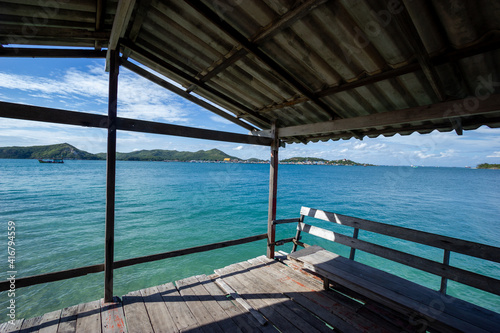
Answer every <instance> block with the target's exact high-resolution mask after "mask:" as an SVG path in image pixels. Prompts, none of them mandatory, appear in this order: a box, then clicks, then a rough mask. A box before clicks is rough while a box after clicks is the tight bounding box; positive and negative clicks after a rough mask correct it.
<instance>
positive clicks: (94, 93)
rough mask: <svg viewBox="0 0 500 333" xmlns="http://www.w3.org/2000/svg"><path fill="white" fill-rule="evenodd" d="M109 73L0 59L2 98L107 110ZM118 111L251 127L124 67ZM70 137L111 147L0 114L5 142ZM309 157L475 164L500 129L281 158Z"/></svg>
mask: <svg viewBox="0 0 500 333" xmlns="http://www.w3.org/2000/svg"><path fill="white" fill-rule="evenodd" d="M107 82H108V76H107V73H106V72H105V71H104V60H102V59H98V60H96V59H90V60H89V59H76V60H75V59H13V58H1V59H0V100H1V101H6V102H13V103H23V104H31V105H38V106H45V107H53V108H60V109H66V110H72V111H82V112H91V113H99V114H106V113H107V93H108V86H107ZM118 94H119V95H118V99H119V104H118V114H119V116H121V117H127V118H138V119H144V120H151V121H158V122H166V123H171V124H178V125H185V126H193V127H199V128H207V129H216V130H222V131H229V132H236V133H247V132H248V131H247V130H245V129H243V128H241V127H239V126H237V125H234V124H233V123H231V122H229V121H227V120H225V119H223V118H221V117H219V116H217V115H215V114H213V113H211V112H210V111H207V110H205V109H203V108H201V107H199V106H197V105H194V104H192V103H191V102H189V101H186V100H184V99H182V98H181V97H179V96H177V95H175V94H173V93H171V92H169V91H167V90H165V89H163V88H161V87H159V86H157V85H155V84H154V83H151V82H149V81H147V80H145V79H143V78H141V77H139V76H137V75H136V74H134V73H132V72H130V71H128V70H127V69H125V68H121V69H120V78H119V93H118ZM62 142H67V143H70V144H72V145H74V146H76V147H77V148H79V149H83V150H86V151H89V152H92V153H98V152H104V151H105V150H106V132H105V130H102V129H89V128H83V127H82V128H81V127H75V126H67V125H57V124H46V123H39V122H30V121H21V120H14V119H6V118H2V119H0V146H2V147H3V146H30V145H45V144H55V143H62ZM117 145H118V147H117V149H118V151H120V152H130V151H133V150H140V149H175V150H186V151H197V150H200V149H204V150H206V149H212V148H218V149H221V150H223V151H224V152H226V153H228V154H230V155H233V156H237V157H240V158H250V157H257V158H261V159H268V158H269V149H268V148H267V147H260V146H253V145H240V144H232V143H223V142H217V141H206V140H197V139H186V138H179V137H173V136H162V135H153V134H143V133H133V132H124V131H121V132H119V133H118V141H117ZM293 156H304V157H305V156H311V157H320V158H325V159H343V158H347V159H351V160H354V161H356V162H362V163H373V164H383V165H411V164H413V165H424V166H457V167H463V166H476V165H477V164H479V163H483V162H486V163H500V129H490V128H488V127H485V126H483V127H481V128H479V129H478V130H476V131H464V135H463V136H458V135H456V134H455V133H454V132H451V133H439V132H437V131H434V132H433V133H431V134H426V135H420V134H412V135H410V136H399V135H396V136H393V137H390V138H386V137H382V136H380V137H378V138H374V139H370V138H365V139H364V140H363V141H360V140H356V139H351V140H348V141H343V140H341V141H329V142H320V143H309V144H307V145H304V144H291V145H287V147H286V148H285V149H282V150H281V151H280V158H288V157H293Z"/></svg>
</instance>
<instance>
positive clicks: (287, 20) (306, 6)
mask: <svg viewBox="0 0 500 333" xmlns="http://www.w3.org/2000/svg"><path fill="white" fill-rule="evenodd" d="M326 1H327V0H308V1H305V2H303V3H301V4H300V5H298V6H297V7H295V8H293V9H292V10H290V11H289V12H287V13H285V14H284V15H283V16H281V17H280V18H279V19H278V20H276V21H274V22H272V23H270V24H269V26H267V27H264V28H262V30H261V31H259V32H257V33H256V34H255V35H254V36H252V37H251V38H250V42H251V43H254V44H260V43H263V42H264V41H266V40H269V39H270V38H272V37H273V36H274V35H276V34H277V33H279V32H280V31H282V30H283V29H285V28H286V27H288V26H290V25H291V24H293V23H294V22H296V21H298V20H300V19H301V18H302V17H304V16H305V15H307V14H308V13H309V12H310V11H311V10H313V9H314V8H316V7H318V6H319V5H322V4H323V3H325V2H326ZM247 54H248V50H246V49H244V48H243V49H242V48H240V49H238V50H236V51H235V52H234V53H233V54H232V55H231V56H229V57H228V58H227V59H225V60H223V61H221V62H220V63H219V64H217V65H216V66H215V67H214V68H212V70H210V71H209V72H208V73H207V74H205V75H204V76H203V77H201V78H200V80H201V81H203V82H207V81H208V80H210V79H211V78H212V77H214V76H215V75H217V74H218V73H220V72H222V71H223V70H224V69H226V68H227V67H229V66H230V65H232V64H234V63H235V62H236V61H238V60H239V59H241V58H243V57H244V56H245V55H247Z"/></svg>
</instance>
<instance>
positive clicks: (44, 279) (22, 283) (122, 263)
mask: <svg viewBox="0 0 500 333" xmlns="http://www.w3.org/2000/svg"><path fill="white" fill-rule="evenodd" d="M266 238H267V233H265V234H260V235H255V236H250V237H245V238H239V239H234V240H228V241H223V242H218V243H212V244H207V245H200V246H195V247H190V248H187V249H181V250H175V251H169V252H163V253H158V254H153V255H148V256H143V257H137V258H130V259H124V260H119V261H115V262H113V269H118V268H122V267H127V266H132V265H137V264H142V263H146V262H152V261H157V260H163V259H167V258H174V257H179V256H184V255H187V254H193V253H199V252H206V251H211V250H215V249H221V248H224V247H228V246H235V245H240V244H245V243H250V242H255V241H258V240H261V239H266ZM103 271H104V264H97V265H92V266H85V267H79V268H73V269H68V270H64V271H58V272H52V273H46V274H40V275H33V276H28V277H22V278H16V284H15V287H16V289H19V288H22V287H29V286H34V285H37V284H42V283H48V282H55V281H60V280H66V279H71V278H75V277H79V276H84V275H87V274H91V273H99V272H103ZM9 289H10V282H9V281H2V282H0V292H1V291H5V290H9Z"/></svg>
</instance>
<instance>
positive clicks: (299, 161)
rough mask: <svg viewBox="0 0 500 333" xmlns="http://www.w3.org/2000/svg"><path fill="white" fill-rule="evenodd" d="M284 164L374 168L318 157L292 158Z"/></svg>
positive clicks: (352, 162)
mask: <svg viewBox="0 0 500 333" xmlns="http://www.w3.org/2000/svg"><path fill="white" fill-rule="evenodd" d="M280 162H282V163H297V164H318V163H319V164H321V163H324V164H329V165H363V166H372V164H366V163H357V162H354V161H351V160H347V159H343V160H332V161H329V160H325V159H323V158H317V157H292V158H287V159H284V160H281V161H280Z"/></svg>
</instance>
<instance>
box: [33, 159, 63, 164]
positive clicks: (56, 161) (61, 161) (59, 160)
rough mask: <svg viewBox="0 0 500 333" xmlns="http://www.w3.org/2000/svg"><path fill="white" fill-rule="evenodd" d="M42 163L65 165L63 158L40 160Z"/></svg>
mask: <svg viewBox="0 0 500 333" xmlns="http://www.w3.org/2000/svg"><path fill="white" fill-rule="evenodd" d="M38 162H40V163H64V161H63V159H62V158H53V159H51V160H38Z"/></svg>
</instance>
